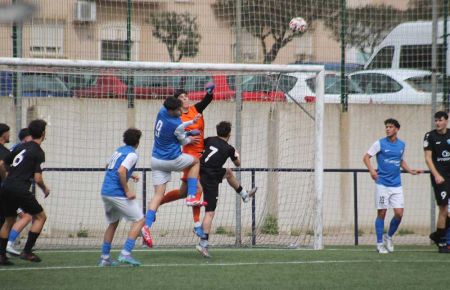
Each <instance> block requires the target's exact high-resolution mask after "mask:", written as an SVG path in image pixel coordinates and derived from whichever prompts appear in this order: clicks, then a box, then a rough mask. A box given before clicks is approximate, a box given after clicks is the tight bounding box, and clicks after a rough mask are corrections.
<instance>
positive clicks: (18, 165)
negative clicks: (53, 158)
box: [3, 141, 45, 192]
mask: <svg viewBox="0 0 450 290" xmlns="http://www.w3.org/2000/svg"><path fill="white" fill-rule="evenodd" d="M4 162H5V163H6V164H7V165H9V171H8V176H7V177H6V179H5V180H4V182H3V186H5V187H14V188H17V189H19V190H23V191H26V192H28V189H29V188H30V186H31V180H32V179H33V178H34V173H36V172H38V173H39V172H42V169H41V164H42V163H43V162H45V153H44V151H43V150H42V148H41V146H40V145H39V144H37V143H36V142H33V141H30V142H26V143H23V144H20V145H19V146H17V147H16V148H14V150H13V151H12V152H11V153H9V154H8V155H7V156H6V157H5V159H4Z"/></svg>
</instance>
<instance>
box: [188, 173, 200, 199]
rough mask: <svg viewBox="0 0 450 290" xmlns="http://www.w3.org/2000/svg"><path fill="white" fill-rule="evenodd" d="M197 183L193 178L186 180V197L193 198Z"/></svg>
mask: <svg viewBox="0 0 450 290" xmlns="http://www.w3.org/2000/svg"><path fill="white" fill-rule="evenodd" d="M197 183H198V179H197V178H194V177H189V178H188V179H187V186H188V192H187V194H188V197H191V198H192V197H194V196H195V194H196V193H197Z"/></svg>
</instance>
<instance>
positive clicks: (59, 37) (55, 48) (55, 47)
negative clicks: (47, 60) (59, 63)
mask: <svg viewBox="0 0 450 290" xmlns="http://www.w3.org/2000/svg"><path fill="white" fill-rule="evenodd" d="M30 52H31V54H32V55H33V56H45V57H52V56H53V57H60V56H63V54H64V24H62V23H37V24H36V23H33V24H32V26H31V40H30Z"/></svg>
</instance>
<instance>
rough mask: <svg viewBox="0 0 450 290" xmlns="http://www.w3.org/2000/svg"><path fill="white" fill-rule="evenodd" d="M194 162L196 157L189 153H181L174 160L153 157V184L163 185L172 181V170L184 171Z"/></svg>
mask: <svg viewBox="0 0 450 290" xmlns="http://www.w3.org/2000/svg"><path fill="white" fill-rule="evenodd" d="M192 163H194V157H193V156H192V155H189V154H185V153H183V154H181V155H180V156H178V157H177V158H176V159H174V160H161V159H156V158H154V157H152V162H151V166H152V181H153V185H161V184H165V183H167V182H169V181H170V179H171V175H172V174H171V173H172V171H183V169H185V168H187V167H189V166H190V165H191V164H192Z"/></svg>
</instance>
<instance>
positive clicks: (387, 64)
mask: <svg viewBox="0 0 450 290" xmlns="http://www.w3.org/2000/svg"><path fill="white" fill-rule="evenodd" d="M447 23H448V32H449V33H450V21H448V22H447ZM443 31H444V29H443V21H442V20H441V21H439V22H438V33H437V55H438V57H437V67H438V68H439V70H440V71H441V72H444V71H445V68H444V58H445V52H444V46H443V44H442V43H443ZM431 40H432V22H431V21H416V22H405V23H401V24H399V25H398V26H397V27H395V28H394V29H393V30H392V31H391V32H390V33H389V34H388V35H387V36H386V38H385V39H384V40H383V41H382V42H381V43H380V45H378V46H377V47H376V48H375V51H374V53H373V54H372V56H371V57H370V58H369V60H368V61H367V63H366V65H365V66H364V68H365V69H378V68H393V69H398V68H407V69H422V70H429V71H431ZM449 47H450V43H449ZM449 60H450V53H447V73H450V61H449Z"/></svg>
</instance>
